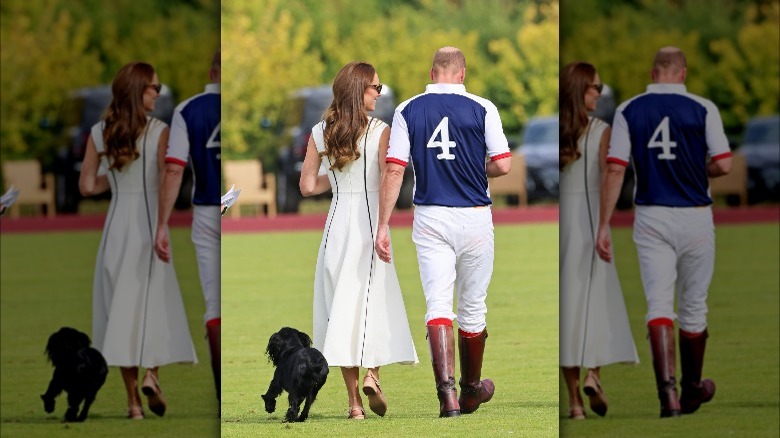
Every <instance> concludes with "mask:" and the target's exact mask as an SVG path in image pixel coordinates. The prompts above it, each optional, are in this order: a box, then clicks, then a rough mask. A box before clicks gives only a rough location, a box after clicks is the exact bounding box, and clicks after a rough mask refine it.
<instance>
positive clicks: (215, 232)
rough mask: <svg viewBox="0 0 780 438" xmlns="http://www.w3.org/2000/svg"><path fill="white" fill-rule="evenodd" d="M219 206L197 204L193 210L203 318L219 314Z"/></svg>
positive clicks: (204, 320)
mask: <svg viewBox="0 0 780 438" xmlns="http://www.w3.org/2000/svg"><path fill="white" fill-rule="evenodd" d="M219 210H220V208H219V206H212V205H196V206H195V207H194V208H193V214H192V243H193V244H195V254H197V258H198V275H199V276H200V286H201V289H202V290H203V298H204V299H205V301H206V314H205V315H204V317H203V322H204V323H205V322H208V321H209V320H212V319H214V318H219V317H220V315H221V308H220V296H221V294H220V283H221V280H222V278H221V273H222V269H221V265H220V263H221V255H220V251H221V234H222V222H221V216H220V211H219Z"/></svg>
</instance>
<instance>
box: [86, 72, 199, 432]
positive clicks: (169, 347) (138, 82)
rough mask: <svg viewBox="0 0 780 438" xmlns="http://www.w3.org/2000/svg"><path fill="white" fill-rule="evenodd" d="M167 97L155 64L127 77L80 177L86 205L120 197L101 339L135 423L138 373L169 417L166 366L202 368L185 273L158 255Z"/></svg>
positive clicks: (100, 262) (101, 286) (101, 270)
mask: <svg viewBox="0 0 780 438" xmlns="http://www.w3.org/2000/svg"><path fill="white" fill-rule="evenodd" d="M160 88H161V85H160V82H159V80H158V78H157V74H156V73H155V72H154V68H153V67H152V66H151V65H149V64H146V63H142V62H133V63H130V64H127V65H125V66H124V67H122V68H121V69H120V70H119V72H118V73H117V74H116V76H115V77H114V81H113V84H112V86H111V92H112V95H113V98H112V101H111V104H110V106H109V107H108V109H107V110H106V114H105V118H104V120H102V121H100V122H98V123H97V124H96V125H95V126H93V127H92V131H91V133H90V137H89V140H88V142H87V150H86V153H85V156H84V162H83V164H82V169H81V175H80V178H79V189H80V191H81V193H82V195H84V196H91V195H95V194H98V193H102V192H105V191H106V190H109V189H110V190H111V203H110V205H109V209H108V213H107V216H106V222H105V225H104V227H103V237H102V239H101V241H100V247H99V249H98V255H97V261H96V263H95V277H94V286H93V300H92V339H93V340H94V344H95V347H96V348H97V349H98V350H100V352H101V353H102V354H103V356H104V357H105V358H106V362H107V363H108V364H109V365H111V366H118V367H120V370H121V373H122V380H123V381H124V384H125V389H126V391H127V404H128V414H127V416H128V418H131V419H142V418H143V417H144V412H143V408H142V404H141V397H140V394H139V392H138V370H139V367H144V368H146V374H145V376H144V379H143V383H142V386H141V390H142V391H143V393H144V394H145V395H147V397H148V405H149V409H150V410H151V411H152V412H154V413H155V414H157V415H160V416H162V415H163V414H164V413H165V408H166V402H165V399H164V397H163V393H162V390H161V389H160V384H159V375H158V367H159V366H161V365H166V364H170V363H196V362H197V357H196V356H195V349H194V347H193V345H192V338H191V337H190V331H189V326H188V323H187V316H186V314H185V312H184V303H183V302H182V298H181V290H180V289H179V283H178V281H177V279H176V272H175V271H174V269H173V265H172V264H170V263H163V262H162V261H161V260H160V259H159V258H157V257H156V256H155V253H154V226H155V225H156V218H157V197H158V193H157V190H158V187H159V182H160V174H161V172H162V169H163V165H164V157H165V151H166V148H167V144H168V126H167V125H166V124H165V123H163V122H161V121H160V120H157V119H155V118H153V117H149V116H148V115H147V113H149V112H151V111H153V110H154V104H155V100H156V99H157V97H158V96H159V94H160Z"/></svg>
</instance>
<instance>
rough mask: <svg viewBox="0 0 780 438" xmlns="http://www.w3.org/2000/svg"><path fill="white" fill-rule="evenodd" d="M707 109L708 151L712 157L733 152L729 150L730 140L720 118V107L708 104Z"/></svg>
mask: <svg viewBox="0 0 780 438" xmlns="http://www.w3.org/2000/svg"><path fill="white" fill-rule="evenodd" d="M705 107H706V108H707V120H706V123H707V126H706V134H705V135H706V139H707V149H708V150H709V153H710V156H711V157H715V156H718V155H723V154H727V153H729V152H731V149H730V148H729V140H728V138H726V132H725V131H724V130H723V121H722V120H721V118H720V112H719V111H718V107H716V106H715V104H714V103H712V102H709V101H708V102H707V105H705Z"/></svg>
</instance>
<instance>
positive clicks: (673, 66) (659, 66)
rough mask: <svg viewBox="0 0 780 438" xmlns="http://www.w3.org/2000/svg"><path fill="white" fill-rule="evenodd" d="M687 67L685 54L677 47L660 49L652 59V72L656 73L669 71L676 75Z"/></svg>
mask: <svg viewBox="0 0 780 438" xmlns="http://www.w3.org/2000/svg"><path fill="white" fill-rule="evenodd" d="M687 66H688V63H687V61H686V60H685V53H683V51H682V50H680V49H678V48H677V47H662V48H661V49H659V50H658V51H657V52H656V53H655V58H653V70H655V71H656V72H660V71H669V72H675V73H676V72H679V71H680V70H683V69H685V68H687Z"/></svg>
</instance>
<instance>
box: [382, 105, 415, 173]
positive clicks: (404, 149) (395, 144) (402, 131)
mask: <svg viewBox="0 0 780 438" xmlns="http://www.w3.org/2000/svg"><path fill="white" fill-rule="evenodd" d="M410 151H411V144H410V142H409V128H408V127H407V125H406V120H405V119H404V116H402V115H401V111H400V107H399V108H396V110H395V114H394V115H393V126H392V128H390V148H389V149H388V150H387V157H386V158H385V161H386V162H393V163H397V164H400V165H402V166H406V165H407V164H409V154H410Z"/></svg>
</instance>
